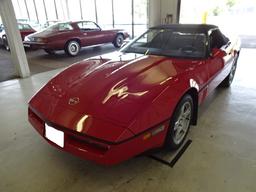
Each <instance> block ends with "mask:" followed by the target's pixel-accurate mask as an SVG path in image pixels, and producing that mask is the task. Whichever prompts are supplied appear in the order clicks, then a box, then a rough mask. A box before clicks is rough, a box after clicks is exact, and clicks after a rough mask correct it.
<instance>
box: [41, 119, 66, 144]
mask: <svg viewBox="0 0 256 192" xmlns="http://www.w3.org/2000/svg"><path fill="white" fill-rule="evenodd" d="M45 137H46V138H47V139H49V140H50V141H52V142H53V143H55V144H56V145H58V146H60V147H62V148H63V147H64V132H63V131H59V130H57V129H55V128H53V127H51V126H49V125H47V124H46V123H45Z"/></svg>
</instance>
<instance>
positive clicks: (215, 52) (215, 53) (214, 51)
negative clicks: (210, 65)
mask: <svg viewBox="0 0 256 192" xmlns="http://www.w3.org/2000/svg"><path fill="white" fill-rule="evenodd" d="M226 55H227V53H226V52H225V51H223V50H221V49H217V48H213V49H212V53H211V56H212V57H215V58H223V57H225V56H226Z"/></svg>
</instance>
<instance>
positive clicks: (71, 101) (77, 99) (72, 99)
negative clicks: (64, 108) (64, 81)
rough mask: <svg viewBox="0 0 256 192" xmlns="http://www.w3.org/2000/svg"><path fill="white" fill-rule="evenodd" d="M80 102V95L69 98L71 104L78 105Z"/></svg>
mask: <svg viewBox="0 0 256 192" xmlns="http://www.w3.org/2000/svg"><path fill="white" fill-rule="evenodd" d="M79 102H80V99H79V97H73V98H70V99H69V100H68V104H69V105H76V104H78V103H79Z"/></svg>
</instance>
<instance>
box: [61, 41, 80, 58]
mask: <svg viewBox="0 0 256 192" xmlns="http://www.w3.org/2000/svg"><path fill="white" fill-rule="evenodd" d="M72 45H75V46H76V49H77V51H76V52H72V50H71V46H72ZM80 49H81V46H80V44H79V42H78V41H75V40H71V41H69V42H68V43H67V45H66V48H65V51H66V53H67V54H68V55H70V56H77V55H78V53H79V52H80Z"/></svg>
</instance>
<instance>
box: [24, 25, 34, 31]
mask: <svg viewBox="0 0 256 192" xmlns="http://www.w3.org/2000/svg"><path fill="white" fill-rule="evenodd" d="M23 29H25V30H27V29H32V28H31V27H30V25H28V24H24V25H23Z"/></svg>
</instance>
